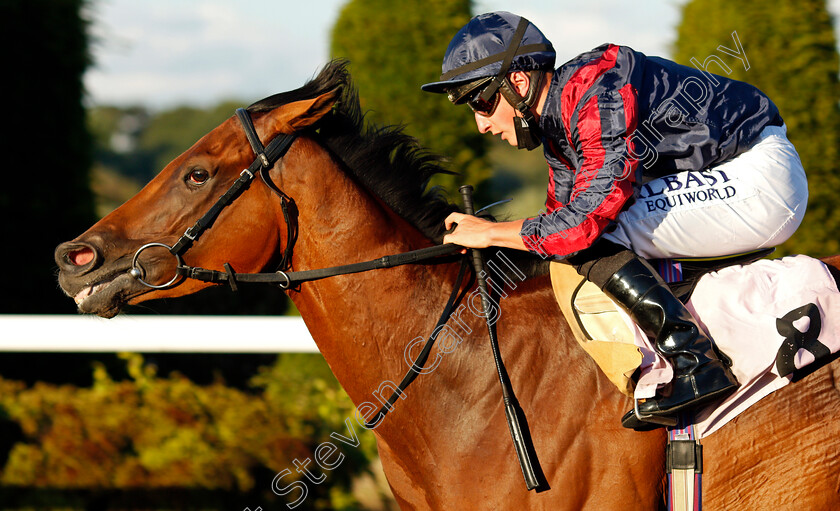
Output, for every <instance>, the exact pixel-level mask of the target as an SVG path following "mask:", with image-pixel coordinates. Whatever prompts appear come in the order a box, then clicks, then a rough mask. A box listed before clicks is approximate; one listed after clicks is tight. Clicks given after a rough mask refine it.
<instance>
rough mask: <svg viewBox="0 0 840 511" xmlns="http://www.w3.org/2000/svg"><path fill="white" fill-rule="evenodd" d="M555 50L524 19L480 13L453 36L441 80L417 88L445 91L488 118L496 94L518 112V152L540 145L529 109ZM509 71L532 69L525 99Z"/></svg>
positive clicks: (454, 100)
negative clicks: (511, 82) (509, 77)
mask: <svg viewBox="0 0 840 511" xmlns="http://www.w3.org/2000/svg"><path fill="white" fill-rule="evenodd" d="M555 57H556V55H555V52H554V47H553V46H552V45H551V41H549V40H548V39H547V38H546V37H545V35H543V33H542V32H540V30H539V29H538V28H537V27H536V26H534V25H533V24H532V23H531V22H529V21H528V20H527V19H525V18H522V17H521V16H517V15H515V14H512V13H509V12H504V11H500V12H491V13H487V14H480V15H478V16H476V17H474V18H473V19H471V20H470V22H469V23H467V24H466V25H465V26H464V27H463V28H461V30H459V31H458V33H457V34H455V37H453V38H452V41H451V42H450V43H449V47H448V48H447V49H446V54H445V55H444V57H443V66H442V68H441V71H442V73H441V77H440V81H437V82H432V83H427V84H425V85H423V86H422V87H421V89H422V90H424V91H426V92H433V93H446V94H448V95H449V99H450V101H452V102H453V103H455V104H461V103H468V104H469V105H470V106H471V107H472V108H473V110H475V111H476V112H478V113H480V114H483V115H492V113H493V111H494V110H495V106H496V105H497V104H498V100H499V98H498V95H497V93H498V92H501V95H502V96H504V97H505V99H506V100H507V101H508V103H510V104H511V106H513V107H514V108H516V109H517V110H519V112H521V113H522V117H516V118H515V121H514V122H515V127H516V130H517V141H518V144H519V147H520V148H525V149H529V150H530V149H533V148H535V147H537V146H538V145H539V143H540V140H539V135H538V133H537V130H536V122H533V121H534V116H533V113H532V112H531V106H532V105H533V102H534V100H535V99H536V93H537V91H538V89H539V84H540V83H541V80H542V75H543V72H544V71H550V70H553V69H554V61H555ZM512 71H530V72H531V86H530V89H529V91H528V94H527V95H526V96H525V97H524V98H523V97H522V96H520V95H519V94H518V93H517V92H516V91H515V90H514V88H513V87H512V85H511V84H510V82H509V81H508V80H507V74H508V73H510V72H512Z"/></svg>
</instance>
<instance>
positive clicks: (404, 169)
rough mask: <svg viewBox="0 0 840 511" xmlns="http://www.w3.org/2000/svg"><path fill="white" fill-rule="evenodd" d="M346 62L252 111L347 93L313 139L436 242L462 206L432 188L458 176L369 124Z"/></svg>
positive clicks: (387, 129)
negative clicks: (436, 181) (442, 177)
mask: <svg viewBox="0 0 840 511" xmlns="http://www.w3.org/2000/svg"><path fill="white" fill-rule="evenodd" d="M347 64H348V63H347V61H346V60H333V61H331V62H330V63H328V64H327V65H326V66H324V68H323V69H322V70H321V72H320V73H319V74H318V76H316V77H315V78H313V79H312V80H310V81H309V82H307V83H306V84H305V85H304V86H303V87H301V88H299V89H296V90H293V91H289V92H282V93H279V94H275V95H273V96H269V97H267V98H265V99H263V100H261V101H258V102H256V103H254V104H253V105H251V106H249V107H248V110H249V111H251V112H265V111H269V110H274V109H275V108H278V107H280V106H283V105H285V104H288V103H292V102H294V101H301V100H305V99H312V98H315V97H318V96H320V95H321V94H324V93H326V92H329V91H333V90H336V89H340V90H341V95H340V99H339V101H338V103H337V104H336V106H335V107H334V108H333V110H332V112H331V113H330V114H328V115H325V116H324V117H323V118H322V119H321V120H320V121H319V122H318V123H317V125H316V126H315V128H316V129H317V132H316V131H313V132H312V133H311V135H312V136H313V137H315V138H316V140H318V141H319V142H320V143H321V144H322V145H323V146H324V147H325V148H327V149H328V150H329V151H331V152H332V153H333V154H334V155H335V156H336V157H337V158H338V159H339V160H340V161H342V162H343V163H344V166H345V170H346V171H347V172H348V173H349V174H350V175H351V176H353V177H354V178H355V179H356V180H357V181H358V182H359V183H361V184H362V185H363V186H364V187H366V188H367V189H368V190H369V191H370V192H371V193H373V194H374V195H376V196H377V197H379V198H380V199H381V200H382V201H383V202H385V204H387V205H388V206H389V207H390V208H391V209H393V210H394V211H395V212H396V213H397V214H398V215H400V216H401V217H402V218H404V219H405V220H407V221H408V222H409V223H410V224H412V225H414V226H415V227H416V228H417V229H419V230H420V232H422V233H423V234H424V235H425V236H426V237H427V238H429V239H431V240H432V241H434V242H435V243H441V241H442V239H443V235H444V226H443V220H444V219H445V218H446V217H447V215H449V213H451V212H452V211H459V209H460V208H459V207H458V206H456V205H455V204H452V203H450V202H449V201H447V200H446V198H445V196H444V193H443V191H442V190H441V189H440V188H438V187H433V188H430V189H427V186H428V184H429V179H431V178H432V177H433V176H434V175H435V174H452V172H450V171H448V170H446V169H445V168H444V167H443V165H442V161H443V159H442V158H441V157H440V156H437V155H435V154H432V153H430V152H429V151H428V150H426V149H424V148H423V147H421V146H420V145H419V143H418V142H417V139H415V138H414V137H412V136H410V135H407V134H405V133H404V132H403V128H402V127H401V126H384V127H383V126H376V125H368V124H367V123H365V119H364V113H363V112H362V109H361V106H360V105H359V95H358V92H357V91H356V88H355V87H354V86H353V82H352V80H351V78H350V73H349V72H348V71H347ZM504 250H505V253H506V254H507V255H508V256H509V257H510V258H511V259H512V260H513V261H514V263H515V264H516V266H517V267H518V268H519V269H520V270H521V271H523V272H524V273H525V274H526V275H529V276H532V275H536V274H541V273H546V272H547V270H548V269H547V266H548V265H547V264H542V263H543V261H542V260H541V259H539V258H538V257H536V256H534V255H532V254H530V253H526V252H522V251H519V250H507V249H504Z"/></svg>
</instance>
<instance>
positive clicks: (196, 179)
mask: <svg viewBox="0 0 840 511" xmlns="http://www.w3.org/2000/svg"><path fill="white" fill-rule="evenodd" d="M187 178H188V179H189V180H190V182H191V183H193V184H196V185H200V184H204V182H205V181H207V180H208V179H210V173H209V172H207V171H206V170H204V169H193V170H192V171H191V172H190V173H189V175H187Z"/></svg>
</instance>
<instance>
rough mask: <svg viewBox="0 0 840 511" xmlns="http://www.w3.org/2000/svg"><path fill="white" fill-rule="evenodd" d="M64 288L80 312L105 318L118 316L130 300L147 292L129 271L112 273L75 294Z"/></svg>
mask: <svg viewBox="0 0 840 511" xmlns="http://www.w3.org/2000/svg"><path fill="white" fill-rule="evenodd" d="M62 287H64V289H65V292H66V293H67V294H68V295H70V296H72V297H73V300H74V301H75V302H76V306H77V307H78V308H79V312H82V313H84V314H96V315H98V316H102V317H104V318H112V317H114V316H116V315H117V314H118V313H119V312H120V309H122V307H123V305H125V304H126V303H127V302H128V300H129V299H131V298H133V297H135V296H137V295H139V294H141V293H143V292H144V291H145V290H146V288H145V286H142V285H140V284H139V283H138V282H137V280H136V279H134V278H133V277H132V276H131V275H129V274H128V273H127V271H121V272H117V273H112V274H110V275H108V276H105V277H104V278H101V279H99V280H97V281H96V282H94V283H92V284H86V285H84V287H82V288H81V289H80V290H79V291H76V292H75V293H72V292H71V291H69V289H68V287H69V286H68V287H65V286H62Z"/></svg>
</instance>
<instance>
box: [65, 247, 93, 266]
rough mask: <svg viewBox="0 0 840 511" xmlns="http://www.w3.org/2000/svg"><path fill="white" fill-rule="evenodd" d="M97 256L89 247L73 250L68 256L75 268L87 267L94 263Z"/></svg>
mask: <svg viewBox="0 0 840 511" xmlns="http://www.w3.org/2000/svg"><path fill="white" fill-rule="evenodd" d="M95 256H96V254H95V253H94V252H93V250H92V249H90V248H88V247H82V248H80V249H78V250H73V251H72V252H69V253H68V254H67V259H69V260H70V263H71V264H73V266H85V265H86V264H90V262H91V261H93V259H94V257H95Z"/></svg>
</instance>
